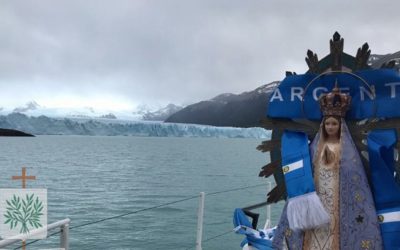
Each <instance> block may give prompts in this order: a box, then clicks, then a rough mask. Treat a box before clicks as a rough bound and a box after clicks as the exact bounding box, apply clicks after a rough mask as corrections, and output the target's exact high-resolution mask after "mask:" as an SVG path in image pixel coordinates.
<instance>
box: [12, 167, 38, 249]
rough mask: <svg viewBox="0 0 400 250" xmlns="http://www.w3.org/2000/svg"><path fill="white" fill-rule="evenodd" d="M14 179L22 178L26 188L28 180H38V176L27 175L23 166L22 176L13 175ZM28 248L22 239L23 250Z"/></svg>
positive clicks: (23, 186)
mask: <svg viewBox="0 0 400 250" xmlns="http://www.w3.org/2000/svg"><path fill="white" fill-rule="evenodd" d="M12 179H13V180H22V188H26V180H36V176H27V175H26V167H22V175H21V176H13V177H12ZM25 249H26V242H25V241H24V240H23V241H22V250H25Z"/></svg>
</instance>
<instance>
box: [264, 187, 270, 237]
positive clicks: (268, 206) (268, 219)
mask: <svg viewBox="0 0 400 250" xmlns="http://www.w3.org/2000/svg"><path fill="white" fill-rule="evenodd" d="M267 183H268V184H267V187H268V190H267V193H269V192H271V182H270V181H269V182H267ZM270 226H271V205H267V221H266V222H265V225H264V230H266V229H268V228H269V227H270Z"/></svg>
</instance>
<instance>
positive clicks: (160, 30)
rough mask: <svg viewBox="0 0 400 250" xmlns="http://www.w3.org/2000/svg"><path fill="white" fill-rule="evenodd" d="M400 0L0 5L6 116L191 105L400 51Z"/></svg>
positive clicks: (0, 82)
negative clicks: (332, 62)
mask: <svg viewBox="0 0 400 250" xmlns="http://www.w3.org/2000/svg"><path fill="white" fill-rule="evenodd" d="M399 13H400V2H398V1H368V0H362V1H361V0H360V1H348V0H346V1H337V0H335V1H307V0H301V1H299V0H295V1H283V0H279V1H278V0H276V1H273V0H246V1H245V0H226V1H219V0H197V1H191V0H180V1H179V0H154V1H152V0H126V1H125V0H109V1H100V0H92V1H88V0H85V1H81V0H76V1H73V0H65V1H57V0H1V1H0V86H1V91H0V107H1V106H3V107H5V106H10V105H13V106H15V105H22V104H24V103H26V102H28V101H30V100H35V101H37V102H38V103H39V104H41V105H44V106H92V107H95V108H96V107H98V108H104V106H108V107H110V108H112V109H130V108H134V107H135V106H136V105H139V104H148V105H153V106H154V105H164V104H167V103H175V104H191V103H194V102H197V101H200V100H205V99H210V98H212V97H214V96H216V95H218V94H221V93H226V92H230V93H241V92H243V91H249V90H252V89H255V88H257V87H259V86H261V85H262V84H265V83H268V82H271V81H274V80H281V79H282V78H284V73H285V71H286V70H290V71H296V72H297V73H304V72H305V71H306V69H307V67H306V63H305V61H304V57H305V55H306V51H307V49H311V50H313V51H314V52H316V53H317V54H318V55H319V58H322V57H323V56H325V55H326V54H327V53H328V52H329V39H330V38H331V37H332V35H333V33H334V32H335V31H338V32H339V33H340V34H341V35H342V37H344V39H345V48H344V50H345V52H346V53H349V54H351V55H355V53H356V50H357V48H358V47H360V46H361V45H362V44H363V43H364V42H368V43H369V45H370V48H371V49H372V53H376V54H387V53H393V52H396V51H399V50H400V32H399V31H400V29H399V24H400V18H399Z"/></svg>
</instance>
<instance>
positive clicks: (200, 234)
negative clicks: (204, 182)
mask: <svg viewBox="0 0 400 250" xmlns="http://www.w3.org/2000/svg"><path fill="white" fill-rule="evenodd" d="M204 198H205V193H204V192H200V203H199V211H198V213H197V238H196V250H202V248H201V241H202V238H203V217H204Z"/></svg>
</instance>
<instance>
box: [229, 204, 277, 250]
mask: <svg viewBox="0 0 400 250" xmlns="http://www.w3.org/2000/svg"><path fill="white" fill-rule="evenodd" d="M233 225H234V226H235V227H238V226H245V227H249V228H251V223H250V221H249V219H247V217H246V215H245V214H244V212H243V210H242V209H240V208H236V209H235V212H234V214H233ZM236 233H239V234H244V235H246V239H245V240H243V241H242V243H241V244H240V246H241V247H243V246H244V245H245V244H246V243H249V245H251V246H253V247H255V248H257V249H258V250H273V248H272V241H271V240H268V239H267V238H257V237H255V236H254V235H253V233H251V232H247V231H246V230H245V229H239V230H238V231H236Z"/></svg>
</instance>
